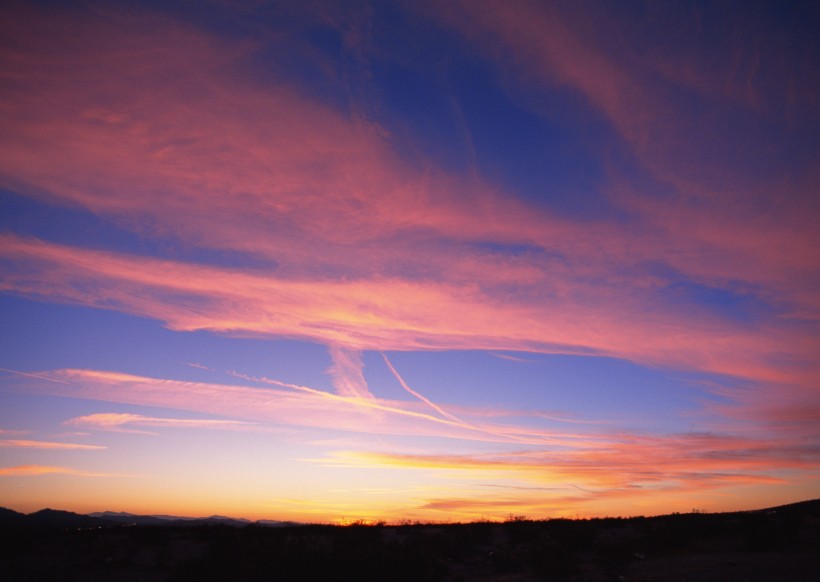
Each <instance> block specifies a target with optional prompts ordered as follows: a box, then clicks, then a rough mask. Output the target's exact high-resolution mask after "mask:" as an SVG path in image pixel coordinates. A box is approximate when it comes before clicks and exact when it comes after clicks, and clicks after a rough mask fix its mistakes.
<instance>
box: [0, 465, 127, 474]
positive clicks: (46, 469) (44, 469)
mask: <svg viewBox="0 0 820 582" xmlns="http://www.w3.org/2000/svg"><path fill="white" fill-rule="evenodd" d="M39 475H74V476H77V477H110V476H111V475H108V474H106V473H94V472H90V471H82V470H80V469H72V468H70V467H54V466H49V465H18V466H16V467H0V477H36V476H39Z"/></svg>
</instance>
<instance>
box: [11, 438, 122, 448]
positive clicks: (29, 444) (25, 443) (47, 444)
mask: <svg viewBox="0 0 820 582" xmlns="http://www.w3.org/2000/svg"><path fill="white" fill-rule="evenodd" d="M0 448H19V449H57V450H64V451H68V450H77V451H99V450H103V449H106V448H107V447H104V446H101V445H83V444H78V443H61V442H53V441H31V440H17V439H2V440H0Z"/></svg>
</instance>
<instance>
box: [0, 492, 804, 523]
mask: <svg viewBox="0 0 820 582" xmlns="http://www.w3.org/2000/svg"><path fill="white" fill-rule="evenodd" d="M731 513H733V514H748V513H768V514H778V515H780V516H788V515H802V516H812V517H816V518H820V499H814V500H811V501H801V502H798V503H792V504H789V505H781V506H778V507H770V508H766V509H758V510H753V511H742V512H731ZM714 515H724V514H714ZM725 515H730V514H725ZM658 517H663V516H658ZM207 525H210V526H216V525H221V526H229V527H237V528H243V527H247V526H251V525H255V526H264V527H288V526H298V525H304V524H300V523H298V522H293V521H274V520H268V519H260V520H257V521H250V520H248V519H236V518H233V517H225V516H223V515H212V516H210V517H180V516H177V515H136V514H133V513H125V512H122V511H99V512H94V513H89V514H81V513H73V512H71V511H62V510H58V509H41V510H40V511H35V512H34V513H29V514H25V513H19V512H17V511H13V510H11V509H7V508H5V507H0V528H14V527H23V528H48V529H84V528H89V529H90V528H103V527H122V526H163V527H169V526H170V527H193V526H207Z"/></svg>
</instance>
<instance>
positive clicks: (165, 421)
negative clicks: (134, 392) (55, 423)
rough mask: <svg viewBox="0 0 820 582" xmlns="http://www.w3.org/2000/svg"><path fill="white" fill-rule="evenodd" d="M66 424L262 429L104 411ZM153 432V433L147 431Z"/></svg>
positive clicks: (246, 424) (102, 427)
mask: <svg viewBox="0 0 820 582" xmlns="http://www.w3.org/2000/svg"><path fill="white" fill-rule="evenodd" d="M64 424H66V425H69V426H80V427H84V428H96V429H100V430H110V431H119V432H136V433H143V432H144V431H138V430H130V429H127V428H123V427H127V426H143V427H157V428H165V427H168V428H198V429H218V430H246V431H253V430H260V429H262V427H260V426H259V425H258V424H257V423H254V422H242V421H238V420H217V419H189V418H157V417H150V416H143V415H141V414H128V413H113V412H104V413H97V414H88V415H86V416H78V417H76V418H72V419H70V420H67V421H66V422H65V423H64ZM147 434H151V433H147Z"/></svg>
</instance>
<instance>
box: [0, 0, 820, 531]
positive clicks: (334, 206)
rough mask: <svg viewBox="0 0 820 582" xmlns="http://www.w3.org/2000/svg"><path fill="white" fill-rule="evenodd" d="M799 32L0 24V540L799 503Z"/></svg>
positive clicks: (571, 18) (688, 26)
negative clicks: (119, 517)
mask: <svg viewBox="0 0 820 582" xmlns="http://www.w3.org/2000/svg"><path fill="white" fill-rule="evenodd" d="M818 29H820V10H819V9H818V4H817V3H816V2H799V1H795V2H747V1H737V2H711V1H710V2H695V1H692V2H671V1H670V2H654V1H646V2H642V1H631V0H624V1H619V2H608V1H591V2H585V1H572V2H559V1H555V2H534V1H533V2H526V1H482V0H463V1H425V0H412V1H411V0H408V1H406V2H405V1H401V0H395V1H392V0H390V1H388V0H372V1H367V0H357V1H338V2H334V1H323V0H316V1H305V2H293V1H282V2H264V1H255V0H247V1H236V2H229V1H227V0H212V1H210V2H205V1H202V2H170V3H168V2H161V1H149V2H124V1H123V2H118V1H99V2H96V1H93V0H92V1H88V2H77V3H62V2H45V1H44V2H4V3H3V7H2V8H0V30H1V31H2V32H1V33H0V506H5V507H9V508H11V509H15V510H17V511H24V512H31V511H35V510H38V509H41V508H43V507H54V508H60V509H67V510H72V511H77V512H91V511H102V510H115V511H128V512H133V513H152V514H159V513H168V514H175V515H189V516H195V515H211V514H224V515H230V516H234V517H245V518H249V519H282V520H298V521H310V522H332V523H345V522H348V521H350V520H358V519H364V520H371V519H383V520H387V521H390V522H395V521H399V520H423V521H469V520H477V519H504V518H506V517H508V516H509V515H511V514H512V515H523V516H527V517H529V518H533V519H540V518H549V517H564V516H567V517H575V516H579V517H585V516H603V515H652V514H659V513H671V512H674V511H681V512H686V511H691V510H692V509H694V508H696V509H701V510H706V511H725V510H735V509H752V508H759V507H766V506H773V505H778V504H782V503H788V502H792V501H798V500H803V499H809V498H816V497H820V357H818V354H820V67H818V60H817V56H818V55H820V35H818V34H817V30H818Z"/></svg>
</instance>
